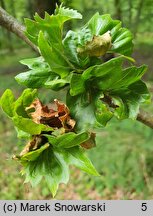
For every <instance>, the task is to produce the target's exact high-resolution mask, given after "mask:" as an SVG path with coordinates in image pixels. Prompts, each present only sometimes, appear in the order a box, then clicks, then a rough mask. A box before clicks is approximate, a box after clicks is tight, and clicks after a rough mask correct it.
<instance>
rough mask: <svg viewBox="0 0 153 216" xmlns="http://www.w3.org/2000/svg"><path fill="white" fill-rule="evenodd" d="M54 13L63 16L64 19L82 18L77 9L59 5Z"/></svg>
mask: <svg viewBox="0 0 153 216" xmlns="http://www.w3.org/2000/svg"><path fill="white" fill-rule="evenodd" d="M55 14H57V15H60V16H63V17H65V20H70V19H82V15H81V14H80V13H78V11H76V10H73V9H69V8H65V7H62V5H61V6H59V7H57V8H56V10H55Z"/></svg>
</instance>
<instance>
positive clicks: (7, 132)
mask: <svg viewBox="0 0 153 216" xmlns="http://www.w3.org/2000/svg"><path fill="white" fill-rule="evenodd" d="M61 2H64V5H65V6H69V7H72V8H74V9H77V10H78V11H79V12H81V13H82V14H83V17H84V19H83V20H82V21H75V22H74V21H73V22H69V23H68V24H67V25H66V29H68V28H72V29H76V28H79V27H80V26H81V25H83V24H85V22H86V21H87V20H88V19H89V18H90V17H91V16H92V15H93V14H94V13H96V12H97V11H99V13H100V14H104V13H109V14H111V16H112V17H113V18H116V19H120V20H122V22H123V26H125V27H128V28H129V29H130V30H131V31H132V32H133V34H134V44H135V47H134V53H133V57H134V58H135V59H136V64H137V65H141V64H147V65H148V73H147V74H146V75H145V76H144V80H145V81H146V82H147V84H148V87H149V89H150V92H151V93H152V92H153V87H152V83H153V70H152V62H153V25H152V23H153V1H152V0H145V1H144V0H127V1H123V0H108V1H105V0H84V1H82V0H72V1H70V0H65V1H61ZM55 3H57V4H60V1H55V0H54V1H53V0H27V1H25V0H18V1H15V0H0V6H1V7H3V8H4V9H5V10H6V11H7V12H9V13H10V14H11V15H13V16H14V17H15V18H16V19H18V20H19V21H20V22H21V23H23V22H24V18H25V17H29V18H32V17H33V15H34V13H35V11H37V12H38V13H39V14H40V15H41V16H42V17H43V15H44V10H47V11H48V13H50V14H51V13H52V12H53V11H54V8H55ZM34 56H36V54H35V53H34V52H33V51H32V50H31V49H30V48H29V47H28V46H27V45H26V44H25V43H24V42H22V41H21V40H20V39H18V38H17V37H16V36H15V35H13V34H12V33H10V32H8V31H6V30H5V29H3V28H1V27H0V96H1V94H2V93H3V92H4V90H5V89H6V88H11V89H12V90H13V92H14V93H15V95H16V96H18V95H20V93H21V91H22V90H23V87H22V86H19V85H18V84H17V83H16V82H15V80H14V76H15V75H16V74H18V73H19V72H21V71H24V70H26V68H24V67H23V66H22V65H21V64H20V63H19V60H21V59H23V58H30V57H34ZM63 94H64V93H63V92H60V93H59V94H57V93H55V92H53V91H50V90H48V91H47V90H44V89H43V90H41V91H40V95H41V98H42V100H43V102H46V103H47V102H49V101H51V100H52V99H53V98H58V99H61V100H62V99H63ZM143 109H145V110H146V111H148V112H150V113H151V112H152V111H153V106H152V104H150V105H147V106H144V107H143ZM21 145H22V141H19V140H17V137H16V133H15V130H14V128H13V124H12V123H11V121H10V120H9V119H7V117H6V116H5V115H4V114H3V112H2V111H1V110H0V199H51V195H50V192H49V190H48V189H47V187H46V185H45V183H44V182H42V183H41V185H39V186H38V187H36V188H31V186H30V185H29V184H26V185H24V184H23V182H24V178H23V177H21V175H20V173H19V172H20V169H21V167H20V166H19V165H18V164H17V163H16V161H13V160H11V156H12V155H13V154H14V153H15V152H17V151H18V146H21ZM87 153H88V155H89V157H90V159H91V160H92V162H93V164H94V165H95V167H96V168H97V169H98V171H99V172H100V173H101V177H91V176H88V175H87V174H84V173H83V172H80V171H79V170H78V169H76V168H74V167H72V168H71V178H70V181H69V183H68V185H67V186H65V185H61V186H60V188H59V191H58V193H57V196H56V197H55V199H153V131H152V130H151V129H150V128H148V127H146V126H144V125H143V124H141V123H139V122H136V121H132V120H124V121H122V122H119V121H118V120H116V119H113V120H112V121H111V122H110V123H109V124H108V125H107V127H106V128H104V129H103V130H101V131H98V132H97V147H96V148H94V149H92V150H88V151H87Z"/></svg>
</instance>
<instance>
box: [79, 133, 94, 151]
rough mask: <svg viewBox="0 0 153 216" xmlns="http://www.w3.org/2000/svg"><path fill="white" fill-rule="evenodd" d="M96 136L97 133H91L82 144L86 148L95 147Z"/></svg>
mask: <svg viewBox="0 0 153 216" xmlns="http://www.w3.org/2000/svg"><path fill="white" fill-rule="evenodd" d="M95 137H96V133H91V134H90V138H89V139H88V140H87V141H85V142H83V143H82V144H81V146H82V147H83V148H85V149H91V148H93V147H95V146H96V141H95Z"/></svg>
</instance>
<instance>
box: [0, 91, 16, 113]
mask: <svg viewBox="0 0 153 216" xmlns="http://www.w3.org/2000/svg"><path fill="white" fill-rule="evenodd" d="M14 101H15V98H14V95H13V93H12V91H11V90H10V89H7V90H6V91H5V92H4V93H3V95H2V96H1V98H0V106H1V107H2V109H3V111H4V112H5V113H6V114H7V115H8V116H9V117H13V109H14Z"/></svg>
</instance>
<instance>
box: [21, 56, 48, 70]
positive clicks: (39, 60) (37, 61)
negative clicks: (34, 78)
mask: <svg viewBox="0 0 153 216" xmlns="http://www.w3.org/2000/svg"><path fill="white" fill-rule="evenodd" d="M20 63H21V64H23V65H26V66H28V68H30V69H38V68H39V69H40V68H42V69H46V68H48V69H49V65H48V64H47V63H46V62H45V61H44V58H43V57H42V56H39V57H36V58H29V59H22V60H21V61H20Z"/></svg>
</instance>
